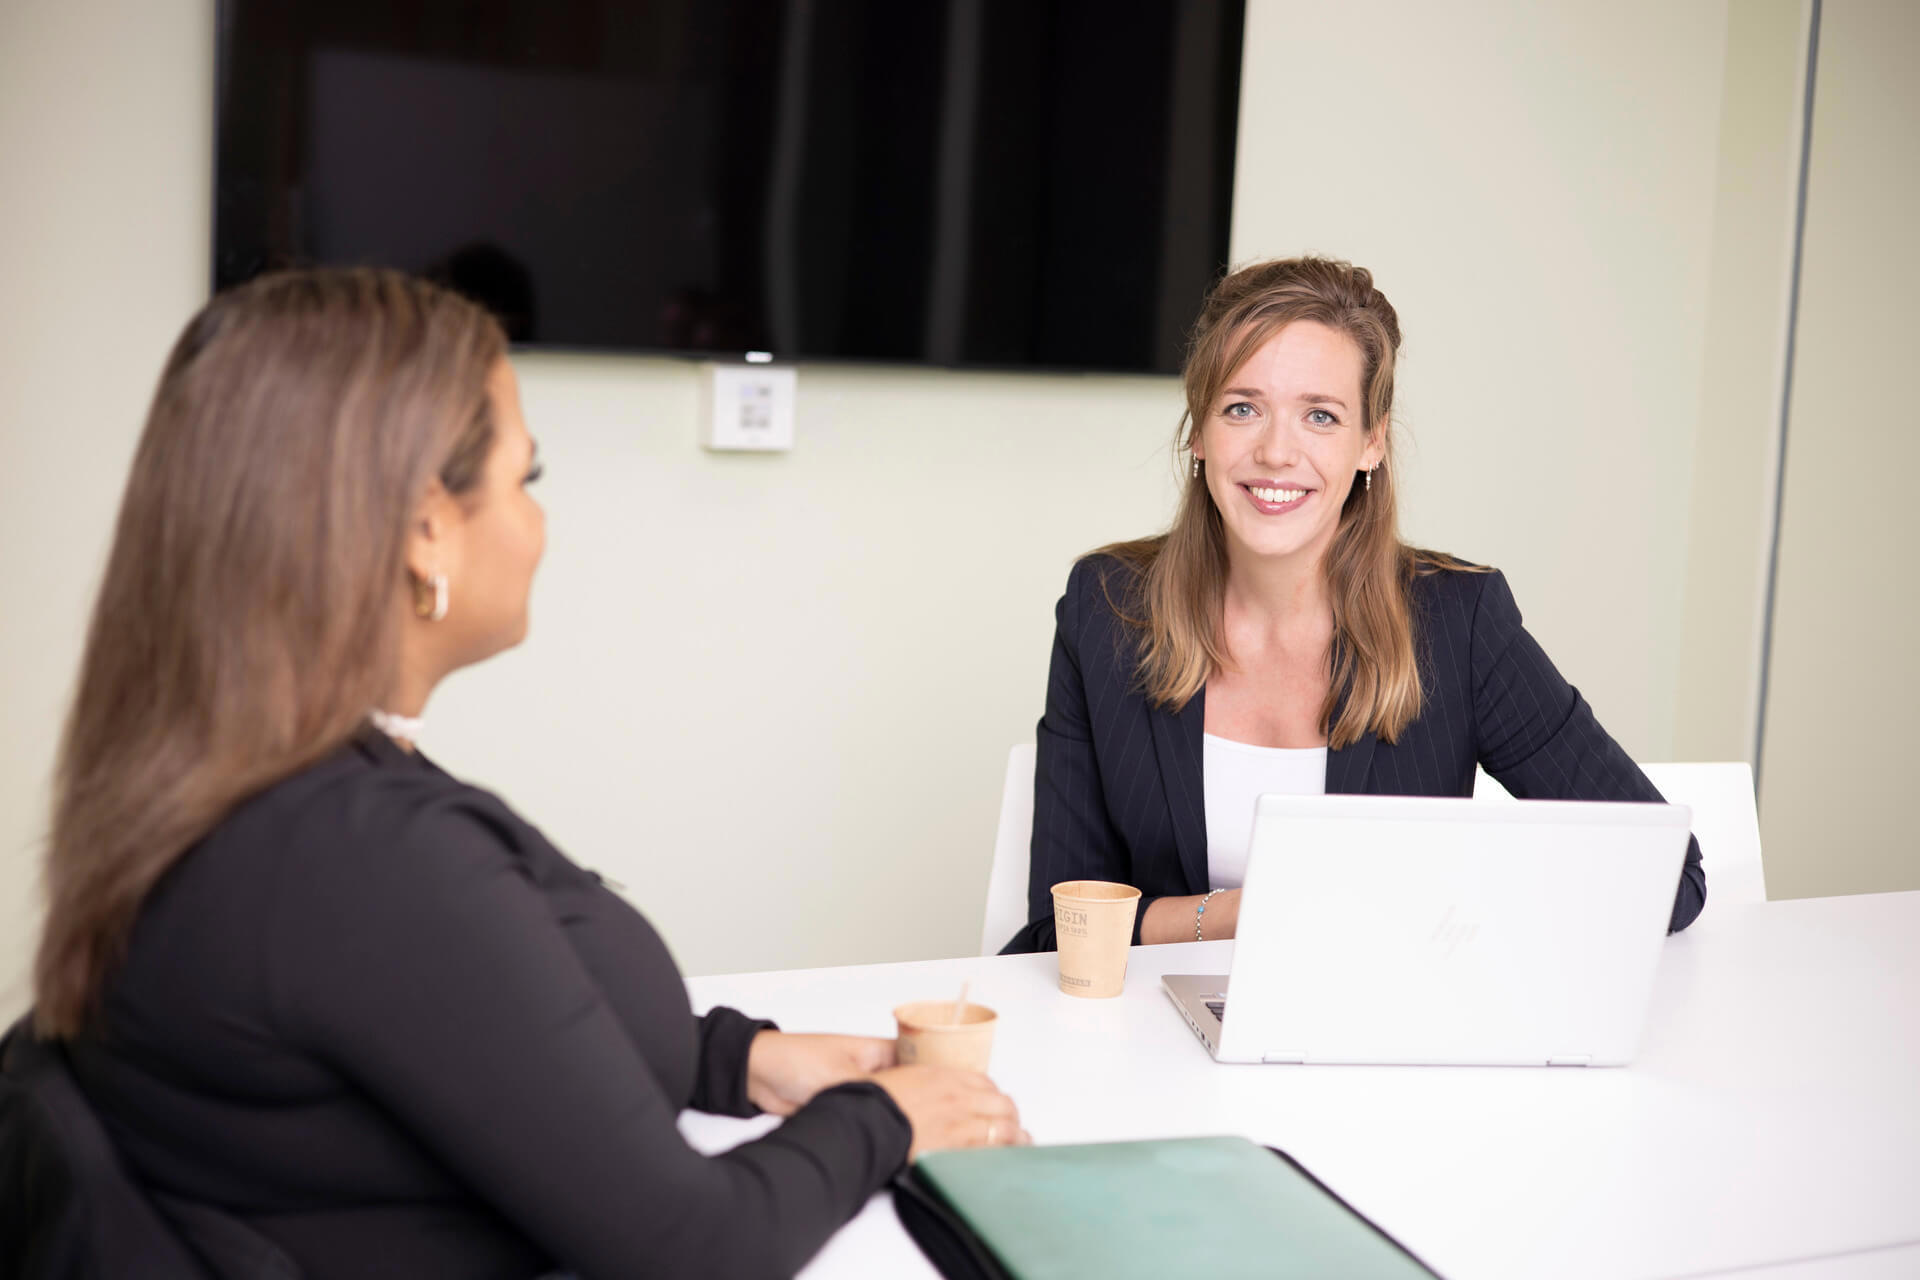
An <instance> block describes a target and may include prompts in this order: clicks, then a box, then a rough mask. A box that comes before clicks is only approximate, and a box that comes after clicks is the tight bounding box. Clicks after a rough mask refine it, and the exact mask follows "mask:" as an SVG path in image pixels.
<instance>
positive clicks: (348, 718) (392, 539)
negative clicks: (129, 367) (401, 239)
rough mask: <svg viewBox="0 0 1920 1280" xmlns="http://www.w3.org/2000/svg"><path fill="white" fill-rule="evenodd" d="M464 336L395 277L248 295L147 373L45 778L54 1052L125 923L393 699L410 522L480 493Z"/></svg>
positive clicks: (332, 276) (45, 970)
mask: <svg viewBox="0 0 1920 1280" xmlns="http://www.w3.org/2000/svg"><path fill="white" fill-rule="evenodd" d="M505 351H506V340H505V338H504V336H503V335H502V334H501V331H500V327H499V325H498V324H496V323H495V322H494V321H493V319H492V318H491V317H490V316H488V315H487V313H486V312H485V311H483V310H481V309H480V308H479V307H477V306H475V305H473V304H472V303H470V302H467V301H465V300H464V299H462V298H460V297H458V296H457V295H455V294H452V293H449V292H447V291H446V290H444V289H440V288H438V287H436V286H433V285H429V284H426V283H424V282H421V281H417V280H413V279H409V278H408V277H406V276H403V275H400V274H398V273H395V272H388V271H375V270H315V271H297V272H287V273H284V274H278V275H271V276H263V277H260V278H258V279H256V280H254V281H252V282H250V283H248V284H245V285H242V286H240V287H239V288H236V289H233V290H231V291H229V292H227V293H223V294H221V295H220V296H218V297H216V298H214V299H213V300H212V301H211V302H209V303H207V305H206V306H205V307H204V308H202V309H201V311H200V313H199V314H198V315H196V316H194V318H193V319H192V320H191V321H189V322H188V324H187V326H186V329H185V330H184V331H183V332H182V333H181V335H180V338H179V340H178V341H177V342H176V343H175V344H174V347H173V351H172V353H171V354H170V355H169V356H168V358H167V363H166V367H165V369H164V370H163V371H162V373H161V375H160V384H159V387H158V388H157V389H156V390H155V392H154V397H153V404H152V407H151V408H150V409H149V411H148V414H147V423H146V429H145V431H144V432H143V433H142V435H141V437H140V444H139V447H138V449H137V450H136V451H135V454H134V459H133V466H132V470H131V473H130V474H129V476H128V478H127V488H126V494H125V496H124V497H123V498H122V499H121V504H120V516H119V521H118V523H117V525H116V526H115V529H114V535H113V546H112V550H111V552H110V554H109V556H108V560H107V569H106V576H105V579H104V581H103V582H102V584H101V587H100V595H99V598H98V600H97V601H96V603H95V605H94V610H93V619H92V623H91V625H90V626H89V629H88V633H87V641H86V650H85V654H84V656H83V657H82V659H81V665H80V681H79V688H78V691H77V693H76V694H75V697H74V702H73V707H72V710H71V712H70V713H69V715H68V718H67V722H66V729H65V733H64V735H63V737H62V740H61V745H60V753H59V759H58V764H57V766H56V772H55V777H54V795H53V823H52V831H51V836H50V840H49V846H48V850H47V861H46V892H47V899H48V902H47V918H46V925H45V929H44V931H43V933H42V935H41V938H40V949H39V954H38V956H37V957H36V959H35V964H34V995H35V1018H36V1022H37V1025H38V1027H39V1030H40V1031H41V1033H42V1034H43V1035H47V1036H50V1037H67V1036H73V1035H75V1034H78V1033H79V1032H80V1031H81V1030H82V1029H83V1027H84V1025H85V1024H86V1022H87V1020H88V1018H89V1017H90V1015H91V1014H92V1012H93V1011H94V1009H95V1008H96V1006H97V1003H98V999H99V995H100V990H101V986H102V983H103V981H104V980H105V978H106V976H107V974H108V973H109V972H110V971H111V969H112V967H113V965H114V964H115V963H116V962H117V961H118V959H119V957H120V956H121V955H122V954H123V953H124V950H125V947H126V943H127V937H128V934H129V932H130V931H131V929H132V927H133V923H134V919H135V916H136V915H137V913H138V912H139V909H140V905H141V903H142V902H143V901H144V900H145V898H146V896H147V894H148V893H149V892H150V891H151V890H152V889H153V887H154V885H155V884H156V883H157V882H158V881H159V879H160V878H161V877H162V876H163V875H165V874H166V872H167V870H168V869H169V868H170V867H172V866H173V865H174V864H175V863H176V862H177V861H178V860H179V859H180V857H181V855H182V854H184V853H185V852H186V851H187V850H188V849H189V848H191V847H192V846H193V845H194V844H195V843H196V842H197V841H199V840H200V839H201V837H203V836H204V835H206V834H207V832H208V831H209V830H210V829H212V827H213V826H214V824H216V823H217V822H219V821H220V820H221V818H223V817H224V816H226V814H227V813H228V812H229V811H231V810H232V808H233V807H234V806H235V805H236V804H238V803H239V802H241V801H242V800H244V799H246V798H247V797H248V796H250V795H252V794H254V793H255V792H257V791H259V790H261V789H262V788H264V787H267V786H269V785H271V784H273V783H274V782H277V781H279V780H280V779H282V778H285V777H287V776H288V775H290V774H292V773H295V772H297V771H298V770H300V769H301V768H303V767H305V766H306V765H308V764H311V763H313V762H314V761H316V760H318V759H320V758H322V757H323V756H325V755H327V754H328V753H330V752H332V751H333V750H335V749H337V748H338V747H339V746H340V745H341V744H342V743H344V742H345V741H346V740H347V739H348V738H350V737H351V736H352V735H353V734H354V733H355V732H357V731H358V729H359V727H360V725H361V724H362V722H363V721H364V720H365V717H366V714H367V711H368V709H369V708H371V707H374V706H377V705H378V704H379V702H380V700H381V699H382V698H384V697H386V696H387V695H388V693H389V692H390V690H391V688H392V683H393V680H394V678H395V674H396V670H397V666H398V650H399V642H400V634H401V626H402V625H403V623H404V620H405V612H404V611H405V608H406V603H407V600H408V596H409V585H410V583H409V578H408V575H407V571H406V562H405V555H406V545H407V542H406V539H407V531H408V524H409V520H410V517H411V515H412V513H413V512H414V510H415V509H416V508H417V506H418V504H419V502H420V501H421V499H422V498H423V497H424V496H425V494H426V492H427V490H428V487H429V485H430V484H431V482H432V481H433V480H434V479H435V478H436V477H437V478H438V480H439V481H440V483H441V484H442V485H444V486H445V487H446V488H447V490H448V491H449V492H451V493H454V494H461V493H466V492H468V491H470V490H472V488H473V487H474V485H475V483H476V482H477V481H478V479H479V478H480V473H481V470H482V467H483V465H484V463H485V461H486V458H487V454H488V452H489V451H490V449H491V448H492V443H493V436H494V426H493V420H492V415H491V412H490V407H489V406H490V402H489V400H488V398H487V391H486V381H487V377H488V375H489V373H490V372H491V370H492V369H493V367H494V365H495V363H496V362H497V361H498V360H499V359H500V358H501V356H502V355H504V354H505Z"/></svg>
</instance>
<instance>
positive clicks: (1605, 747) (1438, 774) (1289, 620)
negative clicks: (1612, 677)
mask: <svg viewBox="0 0 1920 1280" xmlns="http://www.w3.org/2000/svg"><path fill="white" fill-rule="evenodd" d="M1399 349H1400V323H1399V318H1398V317H1397V316H1396V315H1395V313H1394V309H1393V306H1392V304H1391V303H1389V302H1388V301H1387V299H1386V296H1385V295H1384V294H1382V293H1381V292H1380V291H1379V290H1378V289H1377V288H1375V287H1374V284H1373V278H1372V276H1371V275H1370V274H1369V273H1368V272H1366V271H1365V270H1362V269H1360V268H1357V267H1353V266H1351V265H1349V264H1347V263H1344V262H1335V261H1331V260H1328V259H1323V258H1293V259H1286V260H1282V261H1275V262H1265V263H1259V264H1257V265H1254V266H1250V267H1247V268H1244V269H1243V270H1240V271H1236V272H1234V273H1232V274H1230V275H1228V276H1227V277H1225V278H1224V279H1223V280H1221V281H1220V283H1219V284H1218V285H1216V286H1215V287H1214V289H1213V291H1212V292H1211V293H1210V294H1209V296H1208V298H1207V300H1206V303H1205V305H1204V306H1203V307H1202V309H1201V314H1200V318H1199V320H1198V322H1197V323H1196V325H1195V327H1194V333H1193V338H1192V343H1191V346H1190V348H1189V351H1188V356H1187V361H1186V367H1185V372H1184V380H1185V390H1186V413H1185V415H1184V416H1183V419H1182V422H1181V429H1180V437H1179V447H1180V450H1181V452H1182V454H1183V455H1185V457H1186V458H1187V459H1188V460H1189V478H1188V481H1187V484H1186V488H1185V491H1184V492H1183V493H1182V495H1181V498H1180V506H1179V510H1178V512H1177V514H1176V515H1175V517H1174V521H1173V526H1172V528H1171V529H1169V530H1168V531H1167V532H1166V533H1164V534H1162V535H1159V536H1157V537H1152V538H1146V539H1142V540H1140V541H1136V542H1124V543H1118V544H1115V545H1113V546H1108V547H1103V548H1101V549H1100V550H1098V551H1096V552H1093V553H1092V554H1090V555H1088V556H1087V557H1085V558H1084V559H1082V560H1081V561H1080V562H1079V563H1078V564H1076V565H1075V566H1074V569H1073V572H1072V574H1071V575H1070V576H1069V577H1068V579H1067V590H1066V594H1065V595H1064V596H1063V597H1062V599H1061V601H1060V604H1059V608H1058V610H1057V613H1056V617H1057V621H1058V627H1057V630H1056V633H1055V638H1054V648H1053V662H1052V667H1051V671H1050V673H1049V676H1048V683H1047V704H1046V714H1045V716H1044V717H1043V718H1042V719H1041V721H1040V726H1039V730H1038V748H1039V757H1038V762H1037V766H1036V773H1035V786H1034V822H1033V843H1032V852H1031V862H1030V873H1029V878H1028V900H1029V912H1028V919H1029V923H1028V924H1027V925H1026V926H1025V927H1024V928H1022V929H1021V930H1020V932H1019V933H1018V934H1016V935H1015V936H1014V938H1013V940H1012V941H1011V942H1010V943H1009V944H1008V946H1007V948H1006V949H1007V950H1009V951H1032V950H1046V949H1050V948H1052V947H1053V945H1054V933H1053V904H1052V899H1051V897H1050V894H1049V887H1050V886H1051V885H1054V884H1056V883H1058V882H1060V881H1063V880H1080V879H1089V880H1110V881H1118V882H1121V883H1125V884H1132V885H1135V886H1137V887H1138V888H1139V889H1140V890H1141V893H1142V896H1141V901H1140V909H1139V911H1138V913H1137V914H1136V916H1135V924H1134V930H1135V937H1134V941H1135V942H1180V941H1192V940H1194V939H1196V938H1202V939H1207V938H1231V937H1233V936H1234V928H1235V925H1236V923H1237V921H1238V913H1239V897H1240V893H1239V885H1240V883H1241V879H1242V877H1243V875H1244V872H1245V867H1246V855H1247V840H1248V834H1249V831H1250V829H1251V826H1252V815H1253V804H1254V800H1255V798H1256V797H1258V796H1259V795H1261V794H1265V793H1269V792H1293V793H1300V794H1321V793H1360V794H1376V795H1426V796H1446V795H1453V796H1466V795H1471V794H1472V793H1473V780H1474V773H1475V767H1476V766H1484V767H1485V768H1486V770H1487V772H1488V773H1490V774H1492V775H1493V776H1494V777H1495V778H1497V779H1498V780H1499V781H1500V782H1501V783H1502V784H1503V785H1505V786H1506V788H1507V789H1508V790H1509V791H1511V792H1513V793H1514V794H1515V795H1518V796H1522V797H1536V798H1559V799H1584V800H1641V801H1650V800H1658V799H1659V798H1660V797H1659V793H1658V792H1657V791H1655V790H1654V788H1653V784H1652V783H1650V782H1649V781H1647V778H1646V775H1645V774H1643V773H1642V772H1641V771H1640V769H1639V768H1638V767H1637V766H1636V765H1635V764H1634V763H1633V761H1632V760H1631V759H1630V758H1628V756H1627V754H1626V752H1624V751H1622V750H1621V749H1620V747H1619V745H1618V744H1617V743H1615V742H1614V741H1613V739H1612V738H1610V737H1608V736H1607V734H1606V732H1605V731H1604V730H1603V729H1602V728H1601V727H1600V725H1599V724H1598V722H1597V721H1595V719H1594V716H1593V712H1592V710H1591V709H1590V708H1589V707H1588V706H1587V704H1586V702H1585V700H1584V699H1582V698H1581V697H1580V695H1579V694H1578V692H1577V691H1575V690H1574V689H1573V688H1572V687H1571V686H1569V685H1568V684H1567V683H1566V681H1565V680H1563V679H1562V678H1561V677H1560V674H1559V672H1557V671H1556V670H1554V667H1553V664H1552V663H1551V662H1549V661H1548V660H1547V657H1546V655H1545V654H1544V653H1543V652H1541V650H1540V647H1539V645H1538V644H1536V643H1535V642H1534V640H1533V637H1532V636H1530V635H1528V634H1527V632H1526V630H1525V629H1524V628H1523V627H1522V626H1521V623H1520V611H1519V608H1518V606H1517V605H1516V604H1515V603H1514V600H1513V595H1512V593H1511V592H1510V591H1509V590H1508V589H1507V584H1506V580H1505V578H1503V577H1502V576H1501V575H1500V574H1499V573H1496V572H1493V571H1491V570H1488V569H1484V568H1482V567H1479V566H1475V565H1470V564H1467V563H1465V562H1462V561H1460V560H1456V559H1454V558H1453V557H1452V556H1448V555H1443V554H1440V553H1438V552H1432V551H1422V550H1419V549H1417V548H1414V547H1410V546H1408V545H1407V544H1406V543H1404V542H1402V541H1401V540H1400V535H1399V531H1398V527H1397V518H1396V510H1395V498H1394V477H1395V467H1394V465H1393V432H1392V415H1393V374H1394V361H1395V358H1396V356H1397V354H1398V352H1399ZM1705 895H1706V881H1705V877H1704V876H1703V874H1702V872H1701V869H1700V848H1699V844H1698V842H1696V841H1690V842H1689V846H1688V850H1687V859H1686V867H1685V871H1684V873H1683V875H1682V878H1681V881H1680V884H1679V886H1678V889H1677V892H1676V895H1675V898H1674V905H1673V915H1672V919H1671V924H1670V927H1671V928H1673V929H1683V928H1685V927H1686V926H1687V925H1688V924H1690V923H1691V922H1692V921H1693V919H1694V917H1695V916H1697V915H1698V914H1699V913H1700V908H1701V905H1702V903H1703V902H1704V900H1705Z"/></svg>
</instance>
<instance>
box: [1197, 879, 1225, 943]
mask: <svg viewBox="0 0 1920 1280" xmlns="http://www.w3.org/2000/svg"><path fill="white" fill-rule="evenodd" d="M1223 892H1225V890H1222V889H1209V890H1208V891H1207V893H1206V895H1205V896H1204V897H1202V898H1201V899H1200V905H1199V906H1197V907H1195V908H1194V909H1193V940H1194V941H1195V942H1205V941H1206V939H1205V938H1203V937H1201V936H1200V917H1201V916H1204V915H1206V914H1207V903H1209V902H1211V901H1213V895H1214V894H1216V893H1223Z"/></svg>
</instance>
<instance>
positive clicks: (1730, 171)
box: [1673, 0, 1809, 760]
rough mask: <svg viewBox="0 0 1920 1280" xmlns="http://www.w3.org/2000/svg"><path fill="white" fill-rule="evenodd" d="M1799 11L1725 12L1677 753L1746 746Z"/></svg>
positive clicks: (1761, 583)
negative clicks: (1723, 77) (1723, 78)
mask: <svg viewBox="0 0 1920 1280" xmlns="http://www.w3.org/2000/svg"><path fill="white" fill-rule="evenodd" d="M1808 16H1809V15H1808V13H1807V3H1806V0H1742V3H1739V4H1736V5H1733V6H1731V7H1730V8H1729V9H1728V11H1727V73H1726V81H1725V84H1724V86H1723V89H1722V97H1721V109H1720V154H1719V162H1718V166H1717V170H1716V174H1715V181H1714V213H1713V258H1712V269H1711V271H1710V273H1709V279H1708V286H1707V324H1706V354H1705V363H1704V367H1703V368H1702V371H1701V386H1700V403H1699V415H1698V419H1697V424H1698V425H1697V428H1696V431H1697V434H1696V437H1695V440H1694V449H1693V488H1692V496H1691V499H1690V501H1689V503H1688V516H1689V519H1688V538H1687V559H1686V568H1687V592H1686V599H1685V601H1684V604H1683V606H1682V613H1681V627H1680V661H1679V670H1678V673H1677V680H1676V688H1675V702H1674V743H1673V747H1674V749H1673V754H1674V757H1675V758H1676V759H1680V760H1748V759H1750V758H1751V756H1752V754H1753V744H1754V732H1755V728H1756V724H1757V721H1758V718H1759V716H1758V712H1759V706H1760V701H1759V696H1760V649H1761V625H1762V619H1763V617H1764V615H1765V613H1766V578H1767V554H1768V546H1769V538H1770V533H1771V530H1772V528H1773V507H1774V487H1775V483H1776V481H1777V479H1778V473H1779V453H1780V448H1779V445H1780V397H1781V391H1782V387H1783V379H1784V378H1785V376H1786V355H1787V308H1788V301H1789V294H1790V288H1791V282H1792V281H1791V277H1792V261H1793V219H1794V200H1795V192H1796V190H1797V186H1798V181H1799V171H1800V121H1801V104H1802V102H1803V100H1804V92H1805V87H1804V79H1805V74H1806V53H1807V50H1806V40H1807V24H1808Z"/></svg>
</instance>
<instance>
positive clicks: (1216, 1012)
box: [1207, 1000, 1227, 1022]
mask: <svg viewBox="0 0 1920 1280" xmlns="http://www.w3.org/2000/svg"><path fill="white" fill-rule="evenodd" d="M1207 1012H1208V1013H1210V1014H1212V1015H1213V1016H1214V1017H1216V1018H1218V1019H1220V1021H1222V1022H1225V1021H1226V1020H1227V1002H1226V1001H1225V1000H1209V1001H1207Z"/></svg>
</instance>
